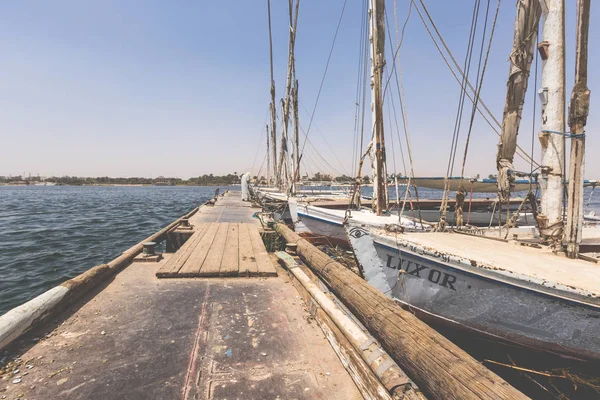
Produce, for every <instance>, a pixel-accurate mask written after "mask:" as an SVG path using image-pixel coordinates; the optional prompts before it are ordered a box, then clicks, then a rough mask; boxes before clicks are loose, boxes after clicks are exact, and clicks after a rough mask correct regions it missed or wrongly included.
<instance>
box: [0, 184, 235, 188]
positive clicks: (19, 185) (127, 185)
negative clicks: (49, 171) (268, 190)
mask: <svg viewBox="0 0 600 400" xmlns="http://www.w3.org/2000/svg"><path fill="white" fill-rule="evenodd" d="M0 186H8V187H56V186H70V187H80V186H118V187H230V186H239V184H224V185H217V184H205V185H151V184H142V183H140V184H136V183H97V184H82V185H66V184H58V183H57V184H55V185H35V184H32V185H26V184H19V183H17V184H14V183H0Z"/></svg>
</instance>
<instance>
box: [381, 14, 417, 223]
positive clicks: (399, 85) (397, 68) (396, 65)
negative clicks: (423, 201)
mask: <svg viewBox="0 0 600 400" xmlns="http://www.w3.org/2000/svg"><path fill="white" fill-rule="evenodd" d="M407 14H408V15H407V17H406V21H405V22H404V26H403V27H402V36H401V40H400V43H398V46H397V50H396V51H395V54H396V55H395V56H394V59H393V65H392V72H393V74H394V78H395V81H396V90H397V92H398V97H399V101H400V108H401V109H402V121H403V127H404V137H405V139H406V148H407V151H408V159H409V165H410V175H409V179H408V182H407V186H406V193H405V201H404V204H406V198H407V196H408V191H409V190H410V187H411V180H414V179H415V169H414V162H413V152H412V145H411V142H410V132H409V129H408V119H407V114H406V102H405V97H404V85H403V82H402V69H401V64H400V57H399V52H400V48H401V46H402V43H403V41H404V30H405V28H406V25H407V23H408V19H409V18H410V8H409V12H408V13H407ZM385 18H386V25H387V26H388V29H387V33H388V37H389V42H390V49H391V50H392V53H394V49H393V46H392V35H391V33H390V30H389V23H388V21H387V20H388V18H387V13H386V14H385ZM396 56H398V57H396ZM390 75H391V73H390ZM392 104H393V101H392ZM398 139H400V138H398ZM414 188H415V197H416V200H417V210H418V213H419V222H420V223H421V224H422V223H423V219H422V216H421V207H420V206H419V190H418V188H417V186H416V185H415V187H414ZM404 204H403V206H402V210H401V212H400V215H399V218H402V214H403V213H404Z"/></svg>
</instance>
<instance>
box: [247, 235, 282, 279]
mask: <svg viewBox="0 0 600 400" xmlns="http://www.w3.org/2000/svg"><path fill="white" fill-rule="evenodd" d="M248 233H249V234H250V240H251V241H252V248H253V250H254V258H255V259H256V265H257V268H258V274H257V275H258V276H277V271H275V266H274V265H273V262H272V261H271V258H270V257H269V253H267V249H266V248H265V245H264V243H263V241H262V238H261V237H260V233H258V229H257V228H256V227H250V226H249V227H248Z"/></svg>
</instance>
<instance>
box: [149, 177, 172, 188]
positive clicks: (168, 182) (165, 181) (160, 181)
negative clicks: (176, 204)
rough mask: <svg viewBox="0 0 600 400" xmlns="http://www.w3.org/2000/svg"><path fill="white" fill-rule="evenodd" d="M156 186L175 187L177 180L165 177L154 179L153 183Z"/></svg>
mask: <svg viewBox="0 0 600 400" xmlns="http://www.w3.org/2000/svg"><path fill="white" fill-rule="evenodd" d="M152 184H153V185H154V186H175V180H174V179H173V178H165V177H164V176H159V177H158V178H156V179H154V182H153V183H152Z"/></svg>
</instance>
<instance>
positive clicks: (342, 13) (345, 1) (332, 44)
mask: <svg viewBox="0 0 600 400" xmlns="http://www.w3.org/2000/svg"><path fill="white" fill-rule="evenodd" d="M347 2H348V0H344V5H343V6H342V12H341V14H340V19H339V20H338V24H337V27H336V28H335V34H334V35H333V42H332V43H331V49H330V50H329V56H328V57H327V63H326V64H325V71H323V77H322V78H321V84H320V85H319V91H318V92H317V99H316V100H315V106H314V107H313V111H312V114H311V116H310V122H309V124H308V129H307V130H306V134H305V135H306V136H305V138H304V143H303V144H302V151H301V152H300V160H302V157H303V155H304V148H305V147H306V139H308V134H309V133H310V128H311V126H312V123H313V119H314V117H315V112H316V111H317V106H318V105H319V98H320V97H321V91H322V90H323V84H324V83H325V78H326V77H327V70H328V69H329V62H330V61H331V55H332V54H333V49H334V47H335V41H336V39H337V35H338V32H339V30H340V25H341V24H342V19H343V18H344V11H345V10H346V3H347Z"/></svg>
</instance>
